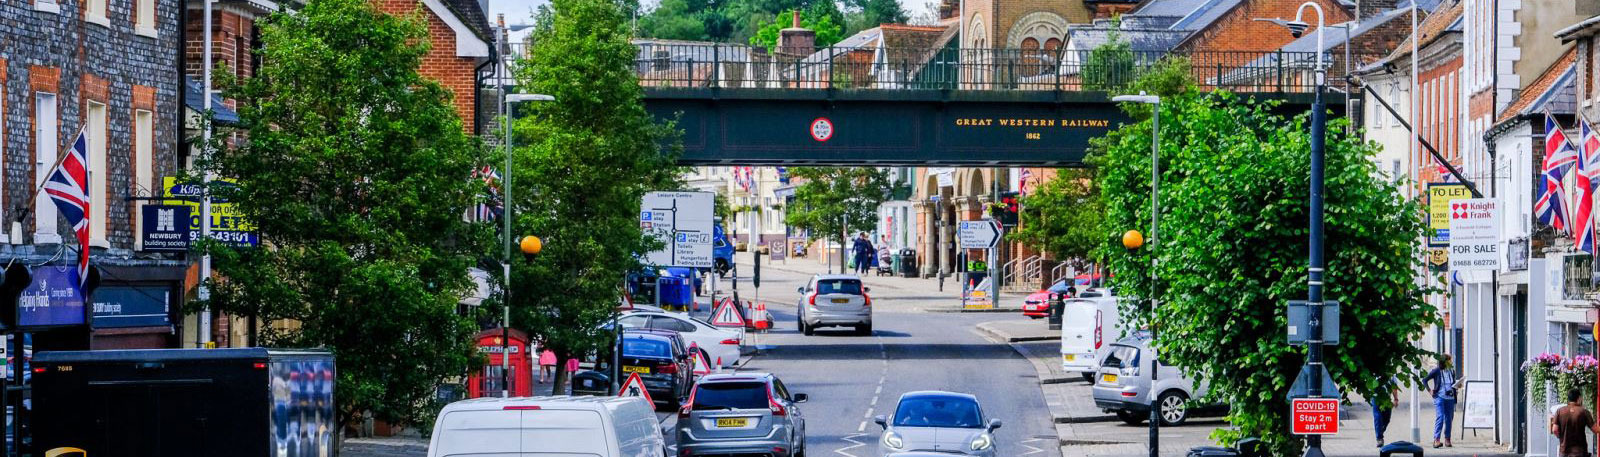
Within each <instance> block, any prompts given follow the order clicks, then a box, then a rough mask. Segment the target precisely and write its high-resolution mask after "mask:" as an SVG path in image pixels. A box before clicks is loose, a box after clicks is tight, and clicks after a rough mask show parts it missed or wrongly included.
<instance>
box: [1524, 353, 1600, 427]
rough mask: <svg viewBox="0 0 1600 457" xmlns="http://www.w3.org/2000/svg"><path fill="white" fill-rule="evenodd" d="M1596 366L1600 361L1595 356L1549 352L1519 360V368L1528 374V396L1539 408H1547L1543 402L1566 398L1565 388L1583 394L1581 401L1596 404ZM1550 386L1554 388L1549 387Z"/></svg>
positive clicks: (1541, 409) (1548, 402)
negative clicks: (1564, 354) (1520, 361)
mask: <svg viewBox="0 0 1600 457" xmlns="http://www.w3.org/2000/svg"><path fill="white" fill-rule="evenodd" d="M1597 368H1600V361H1597V360H1595V358H1594V357H1590V356H1587V355H1580V356H1577V357H1572V358H1563V357H1561V355H1560V354H1551V353H1548V352H1547V353H1543V354H1539V355H1537V356H1534V357H1533V358H1532V359H1529V360H1528V361H1526V362H1523V363H1522V371H1524V372H1527V375H1528V395H1529V398H1532V399H1533V400H1534V405H1535V406H1536V407H1537V408H1538V409H1539V410H1540V411H1541V412H1547V411H1546V410H1545V406H1547V405H1549V404H1550V403H1553V402H1562V401H1564V400H1566V398H1565V396H1566V393H1567V391H1569V390H1573V389H1577V390H1578V392H1579V393H1581V394H1582V395H1583V404H1585V405H1593V404H1595V386H1596V379H1595V376H1596V372H1597ZM1552 384H1553V386H1552ZM1552 387H1554V388H1555V390H1554V391H1551V390H1550V389H1551V388H1552Z"/></svg>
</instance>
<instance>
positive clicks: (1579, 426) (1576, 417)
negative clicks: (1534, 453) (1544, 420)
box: [1550, 389, 1600, 457]
mask: <svg viewBox="0 0 1600 457" xmlns="http://www.w3.org/2000/svg"><path fill="white" fill-rule="evenodd" d="M1582 400H1583V394H1582V393H1580V392H1578V389H1572V390H1569V391H1567V406H1562V407H1561V409H1558V410H1556V415H1554V416H1551V417H1550V434H1551V435H1555V436H1556V438H1557V439H1560V440H1561V455H1560V457H1589V442H1588V438H1587V437H1585V436H1584V432H1585V431H1591V432H1595V433H1600V425H1596V424H1595V420H1594V413H1591V412H1589V410H1588V409H1587V408H1584V407H1583V401H1582Z"/></svg>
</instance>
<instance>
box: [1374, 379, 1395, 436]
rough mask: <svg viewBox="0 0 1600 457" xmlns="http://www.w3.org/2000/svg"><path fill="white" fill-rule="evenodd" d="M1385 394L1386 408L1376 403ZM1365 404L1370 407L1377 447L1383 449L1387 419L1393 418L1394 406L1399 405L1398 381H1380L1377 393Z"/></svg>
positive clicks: (1387, 425) (1387, 426)
mask: <svg viewBox="0 0 1600 457" xmlns="http://www.w3.org/2000/svg"><path fill="white" fill-rule="evenodd" d="M1385 392H1387V393H1388V394H1389V400H1390V402H1389V406H1388V407H1385V406H1383V403H1382V402H1380V401H1378V400H1379V399H1380V398H1381V397H1382V396H1383V394H1384V393H1385ZM1367 403H1368V404H1370V405H1372V429H1373V431H1375V432H1377V434H1378V447H1383V431H1384V430H1386V429H1388V428H1389V419H1393V418H1394V405H1397V404H1400V381H1399V380H1398V379H1395V378H1394V377H1393V376H1390V377H1387V378H1384V379H1382V380H1380V381H1379V384H1378V391H1377V392H1376V393H1374V394H1373V395H1372V398H1369V399H1367Z"/></svg>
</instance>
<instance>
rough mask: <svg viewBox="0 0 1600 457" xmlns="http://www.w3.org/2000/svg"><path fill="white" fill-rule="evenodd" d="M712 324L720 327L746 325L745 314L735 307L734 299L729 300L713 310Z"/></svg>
mask: <svg viewBox="0 0 1600 457" xmlns="http://www.w3.org/2000/svg"><path fill="white" fill-rule="evenodd" d="M711 325H715V326H718V327H744V315H743V314H740V313H739V309H738V308H736V307H734V305H733V300H727V301H724V302H722V304H720V305H717V309H716V311H712V312H711Z"/></svg>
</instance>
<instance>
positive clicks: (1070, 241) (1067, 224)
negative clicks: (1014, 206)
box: [1006, 169, 1106, 261]
mask: <svg viewBox="0 0 1600 457" xmlns="http://www.w3.org/2000/svg"><path fill="white" fill-rule="evenodd" d="M1021 203H1022V214H1021V215H1020V219H1021V221H1020V222H1021V223H1019V224H1017V229H1016V230H1013V231H1012V232H1011V233H1009V234H1007V235H1006V237H1007V238H1010V239H1012V240H1014V241H1020V242H1022V243H1024V244H1027V245H1030V246H1033V247H1035V248H1037V249H1039V250H1041V251H1044V252H1048V253H1050V255H1051V256H1052V257H1054V258H1055V259H1057V260H1064V261H1070V260H1083V259H1088V258H1089V257H1090V255H1091V254H1093V253H1094V251H1095V248H1096V247H1097V246H1098V245H1099V244H1100V243H1103V242H1104V241H1105V239H1106V234H1105V233H1103V232H1101V229H1102V227H1101V214H1102V213H1104V211H1105V210H1104V208H1103V207H1102V205H1101V201H1100V186H1099V185H1097V183H1096V182H1095V179H1094V172H1093V171H1092V170H1090V169H1061V170H1058V171H1056V175H1055V177H1053V178H1051V179H1050V180H1047V181H1045V182H1044V184H1043V185H1040V186H1039V188H1038V190H1036V191H1034V192H1033V193H1032V194H1029V195H1026V196H1023V197H1022V202H1021Z"/></svg>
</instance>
